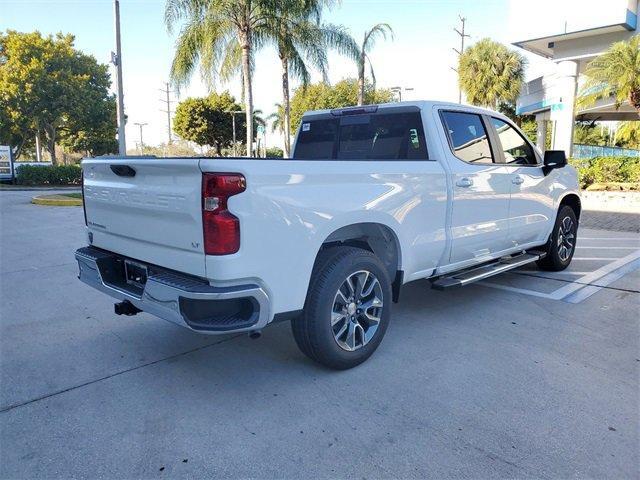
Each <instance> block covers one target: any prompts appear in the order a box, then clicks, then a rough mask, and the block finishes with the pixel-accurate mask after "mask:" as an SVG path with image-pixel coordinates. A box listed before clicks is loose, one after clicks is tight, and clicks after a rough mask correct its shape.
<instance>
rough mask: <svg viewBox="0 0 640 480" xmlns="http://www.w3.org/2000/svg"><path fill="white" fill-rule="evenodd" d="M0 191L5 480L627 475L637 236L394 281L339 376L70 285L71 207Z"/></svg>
mask: <svg viewBox="0 0 640 480" xmlns="http://www.w3.org/2000/svg"><path fill="white" fill-rule="evenodd" d="M30 196H31V195H30V194H29V193H28V192H0V299H1V305H0V375H1V376H0V381H1V384H0V477H1V478H53V477H65V478H68V477H91V478H93V477H107V478H113V477H125V478H132V477H145V478H162V477H172V478H173V477H199V478H202V477H205V476H207V477H210V476H215V477H254V478H299V477H309V478H329V477H331V478H336V477H358V478H381V477H385V478H389V477H394V478H425V477H430V478H452V477H458V478H459V477H467V478H611V479H614V478H615V479H620V478H637V476H638V465H639V464H640V463H639V461H640V459H639V454H638V452H639V451H640V439H639V431H640V428H639V405H640V394H639V391H640V389H639V372H640V340H639V331H640V330H639V326H640V325H639V318H640V315H639V313H640V293H639V292H638V290H639V286H640V275H639V270H638V258H640V257H639V252H640V236H639V235H638V234H636V233H633V232H611V231H604V230H591V229H581V230H580V232H579V244H578V245H579V249H578V251H577V253H576V257H577V258H576V259H575V261H574V263H573V264H572V265H571V267H570V269H569V270H568V271H567V272H563V273H560V274H549V273H547V272H540V271H537V270H536V269H535V267H527V268H524V269H521V270H520V271H518V272H516V273H509V274H506V275H502V276H499V277H493V278H491V279H490V281H489V280H488V281H486V282H484V283H482V284H476V285H472V286H469V287H465V288H463V289H459V290H455V291H446V292H438V291H434V290H431V289H430V288H429V283H428V282H427V281H419V282H414V283H412V284H409V285H407V286H406V287H405V288H404V290H403V292H402V298H401V302H400V303H399V304H397V305H394V309H393V313H392V323H391V326H390V327H389V330H388V332H387V335H386V337H385V339H384V341H383V342H382V345H381V346H380V348H379V349H378V351H377V352H376V353H375V354H374V356H373V357H371V359H369V361H367V362H365V363H364V364H363V365H361V366H359V367H358V368H355V369H352V370H349V371H345V372H334V371H329V370H326V369H323V368H321V367H319V366H317V365H315V364H313V363H312V362H310V361H309V360H307V359H306V357H304V356H303V355H302V354H301V353H300V352H299V351H298V349H297V347H296V345H295V343H294V341H293V338H292V336H291V334H290V329H289V325H288V324H277V325H274V326H271V327H269V328H267V329H265V331H264V332H263V336H262V338H261V339H259V340H251V339H249V338H248V337H247V336H245V335H237V336H221V337H218V336H213V337H209V336H202V335H199V334H196V333H192V332H189V331H187V330H186V329H182V328H180V327H177V326H174V325H172V324H170V323H167V322H165V321H163V320H160V319H157V318H155V317H152V316H150V315H147V314H140V315H137V316H135V317H118V316H116V315H114V314H113V306H112V304H113V302H112V301H111V300H110V299H109V298H107V297H106V296H104V295H102V294H100V293H98V292H96V291H94V290H92V289H91V288H89V287H87V286H85V285H83V284H81V283H80V282H79V281H78V280H77V278H76V275H77V266H76V262H75V260H74V258H73V252H74V250H75V249H76V248H77V247H79V246H83V245H84V230H83V223H84V222H83V219H82V209H81V208H79V207H42V206H35V205H31V204H30V203H29V199H30Z"/></svg>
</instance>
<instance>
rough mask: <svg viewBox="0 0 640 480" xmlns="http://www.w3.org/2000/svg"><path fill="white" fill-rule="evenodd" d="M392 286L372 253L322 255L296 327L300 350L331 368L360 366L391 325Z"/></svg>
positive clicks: (353, 251) (345, 251)
mask: <svg viewBox="0 0 640 480" xmlns="http://www.w3.org/2000/svg"><path fill="white" fill-rule="evenodd" d="M390 307H391V282H390V281H389V276H388V274H387V272H386V269H385V267H384V265H383V264H382V262H381V261H380V260H379V259H378V257H376V256H375V255H374V254H372V253H371V252H369V251H367V250H362V249H359V248H352V247H334V248H329V249H327V250H324V251H322V252H320V255H319V257H318V259H317V261H316V265H315V267H314V269H313V274H312V278H311V282H310V286H309V292H308V294H307V301H306V304H305V308H304V312H303V314H302V315H301V316H300V317H299V318H296V319H295V320H293V322H292V329H293V335H294V338H295V340H296V343H297V344H298V346H299V347H300V350H302V352H303V353H304V354H305V355H307V356H308V357H309V358H311V359H312V360H315V361H316V362H318V363H321V364H323V365H325V366H327V367H329V368H334V369H338V370H344V369H348V368H352V367H355V366H356V365H359V364H360V363H362V362H364V361H365V360H366V359H367V358H369V357H370V356H371V354H373V352H374V351H375V350H376V348H378V345H379V344H380V342H381V341H382V337H383V336H384V334H385V331H386V330H387V326H388V324H389V317H390V315H389V313H390Z"/></svg>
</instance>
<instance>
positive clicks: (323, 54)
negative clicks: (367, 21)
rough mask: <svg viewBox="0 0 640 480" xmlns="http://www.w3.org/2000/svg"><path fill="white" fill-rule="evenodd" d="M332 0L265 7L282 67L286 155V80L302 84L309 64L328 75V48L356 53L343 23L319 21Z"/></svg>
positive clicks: (279, 1)
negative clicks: (323, 10) (334, 23)
mask: <svg viewBox="0 0 640 480" xmlns="http://www.w3.org/2000/svg"><path fill="white" fill-rule="evenodd" d="M335 3H336V1H335V0H273V1H271V2H269V8H268V9H267V12H268V13H267V18H268V22H267V25H266V32H265V34H266V35H268V36H269V37H270V38H271V40H272V41H273V42H274V44H275V46H276V50H277V52H278V57H279V59H280V65H281V68H282V108H283V118H282V125H281V126H282V132H283V135H284V148H285V155H286V156H287V157H289V156H290V154H291V151H290V150H291V100H290V87H289V82H290V79H291V78H294V79H296V80H299V81H300V82H301V83H302V85H303V87H304V88H306V86H307V85H308V84H309V82H310V81H311V74H310V72H309V67H310V66H311V67H314V68H316V69H317V70H319V71H320V72H321V73H322V75H323V77H324V78H325V80H326V79H327V49H329V48H331V49H335V50H337V51H338V52H340V53H342V54H345V55H348V56H349V57H351V58H357V57H358V45H357V44H356V42H355V40H353V38H352V37H351V35H349V34H348V33H347V31H346V30H345V29H344V27H342V26H338V25H332V24H327V23H324V24H322V23H321V13H322V8H323V7H324V6H329V7H331V6H332V5H333V4H335Z"/></svg>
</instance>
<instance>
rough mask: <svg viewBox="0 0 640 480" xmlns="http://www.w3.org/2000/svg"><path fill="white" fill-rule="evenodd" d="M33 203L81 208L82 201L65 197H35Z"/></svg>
mask: <svg viewBox="0 0 640 480" xmlns="http://www.w3.org/2000/svg"><path fill="white" fill-rule="evenodd" d="M31 203H34V204H36V205H48V206H52V207H81V206H82V199H80V198H71V197H65V196H64V195H39V196H36V197H33V198H32V199H31Z"/></svg>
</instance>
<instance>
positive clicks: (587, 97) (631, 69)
mask: <svg viewBox="0 0 640 480" xmlns="http://www.w3.org/2000/svg"><path fill="white" fill-rule="evenodd" d="M585 76H586V77H587V81H586V82H585V85H584V87H583V89H582V92H581V93H582V95H581V96H580V97H579V99H578V103H579V104H581V105H584V106H587V105H589V104H592V103H593V102H595V101H596V100H597V99H599V98H607V97H610V96H614V97H615V101H616V107H618V108H619V107H620V105H622V103H623V102H624V101H626V100H628V101H629V103H630V104H631V105H632V106H633V107H634V108H635V109H636V110H638V112H640V35H634V36H633V37H631V39H630V40H629V41H621V42H616V43H614V44H612V45H611V47H609V50H607V51H606V52H604V53H603V54H602V55H600V56H598V57H596V58H595V59H594V60H592V61H591V62H589V64H588V65H587V70H586V72H585Z"/></svg>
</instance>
